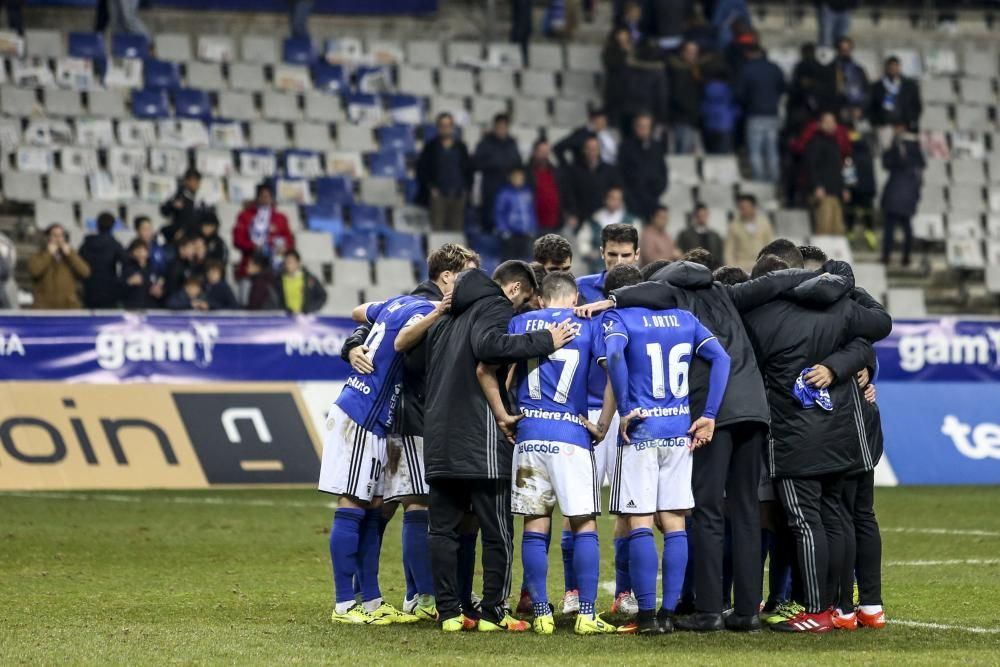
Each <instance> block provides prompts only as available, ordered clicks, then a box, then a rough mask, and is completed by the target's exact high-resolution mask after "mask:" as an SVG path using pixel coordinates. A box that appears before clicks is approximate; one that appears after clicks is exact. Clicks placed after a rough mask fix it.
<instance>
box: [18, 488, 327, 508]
mask: <svg viewBox="0 0 1000 667" xmlns="http://www.w3.org/2000/svg"><path fill="white" fill-rule="evenodd" d="M3 496H11V497H15V498H44V499H47V500H49V499H51V500H97V501H104V502H109V503H170V504H177V505H241V506H251V507H326V508H330V507H336V505H337V503H336V502H325V503H324V502H319V503H306V502H301V501H296V500H253V499H241V498H219V497H218V496H204V497H200V496H140V495H135V496H125V495H120V494H113V493H62V492H50V491H3V492H0V498H2V497H3Z"/></svg>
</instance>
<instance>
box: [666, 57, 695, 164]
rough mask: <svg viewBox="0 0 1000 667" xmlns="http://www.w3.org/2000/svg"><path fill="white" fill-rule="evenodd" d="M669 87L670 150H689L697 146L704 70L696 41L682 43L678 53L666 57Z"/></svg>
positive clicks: (683, 151) (685, 152)
mask: <svg viewBox="0 0 1000 667" xmlns="http://www.w3.org/2000/svg"><path fill="white" fill-rule="evenodd" d="M667 78H668V79H669V83H668V85H669V89H670V124H671V129H672V130H673V136H674V139H673V152H674V153H680V154H689V153H693V152H694V151H695V147H696V146H697V137H698V127H699V126H700V124H701V94H702V87H703V85H704V72H703V65H702V63H701V59H700V55H699V52H698V45H697V44H696V43H695V42H692V41H687V42H684V44H682V45H681V49H680V55H677V56H672V57H671V58H670V59H669V60H668V61H667Z"/></svg>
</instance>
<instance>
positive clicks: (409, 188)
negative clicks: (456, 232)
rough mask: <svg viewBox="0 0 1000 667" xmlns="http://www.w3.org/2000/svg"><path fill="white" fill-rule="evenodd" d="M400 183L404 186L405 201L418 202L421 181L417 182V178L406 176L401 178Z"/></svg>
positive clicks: (408, 202)
mask: <svg viewBox="0 0 1000 667" xmlns="http://www.w3.org/2000/svg"><path fill="white" fill-rule="evenodd" d="M399 183H400V185H402V186H403V201H405V202H406V203H407V204H416V203H417V193H418V192H419V191H420V183H418V182H417V179H415V178H413V177H412V176H406V177H404V178H401V179H399Z"/></svg>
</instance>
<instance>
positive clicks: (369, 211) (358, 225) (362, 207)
mask: <svg viewBox="0 0 1000 667" xmlns="http://www.w3.org/2000/svg"><path fill="white" fill-rule="evenodd" d="M351 228H352V229H364V230H367V231H369V232H375V233H377V234H383V235H384V234H388V233H389V232H390V231H391V228H390V227H389V225H388V223H387V222H386V220H385V210H384V209H382V208H381V207H379V206H369V205H368V204H353V205H352V206H351Z"/></svg>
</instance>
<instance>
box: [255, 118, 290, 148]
mask: <svg viewBox="0 0 1000 667" xmlns="http://www.w3.org/2000/svg"><path fill="white" fill-rule="evenodd" d="M250 144H251V145H252V146H260V147H262V148H273V149H274V150H281V149H283V148H285V147H286V146H287V145H288V133H287V132H286V130H285V124H284V123H274V122H270V121H263V120H258V121H254V122H252V123H250Z"/></svg>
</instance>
